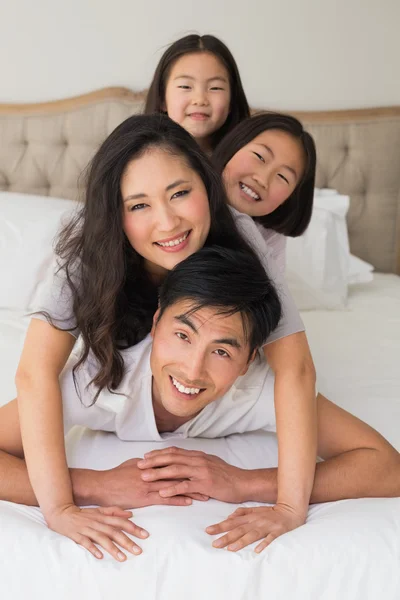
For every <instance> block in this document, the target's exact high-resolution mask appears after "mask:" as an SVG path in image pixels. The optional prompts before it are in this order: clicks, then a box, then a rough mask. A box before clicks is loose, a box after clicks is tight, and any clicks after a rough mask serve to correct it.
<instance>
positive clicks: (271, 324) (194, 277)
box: [159, 246, 282, 356]
mask: <svg viewBox="0 0 400 600" xmlns="http://www.w3.org/2000/svg"><path fill="white" fill-rule="evenodd" d="M180 300H191V301H193V305H192V306H191V308H190V310H189V311H188V313H187V314H188V315H189V314H193V313H194V312H196V311H197V310H199V309H201V308H204V307H214V308H216V309H217V311H218V314H221V315H233V314H235V313H240V314H241V317H242V321H243V329H244V334H245V338H246V341H247V342H248V344H249V346H250V356H251V355H252V354H253V352H254V350H257V349H258V348H260V347H261V346H262V345H263V344H264V343H265V341H266V339H267V338H268V337H269V335H270V334H271V333H272V331H273V330H274V329H275V328H276V327H277V325H278V323H279V320H280V318H281V312H282V311H281V303H280V300H279V297H278V293H277V291H276V289H275V287H274V285H273V283H272V282H271V280H270V278H269V277H268V275H267V273H266V272H265V269H264V267H263V266H262V264H261V262H260V261H259V260H258V258H257V256H256V255H254V254H252V253H250V252H248V251H246V250H233V249H229V248H222V247H219V246H211V247H208V248H202V249H201V250H199V251H198V252H195V253H194V254H192V255H191V256H189V257H188V258H186V259H185V260H183V261H182V262H180V263H179V264H177V265H176V266H175V267H174V268H173V269H172V270H171V271H169V272H168V274H167V276H166V277H165V279H164V281H163V284H162V286H161V288H160V290H159V307H160V313H159V319H160V318H161V316H162V314H163V313H164V311H165V310H166V309H167V308H168V307H169V306H172V305H173V304H175V303H176V302H179V301H180Z"/></svg>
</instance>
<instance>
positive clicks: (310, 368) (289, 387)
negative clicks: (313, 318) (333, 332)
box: [264, 332, 317, 521]
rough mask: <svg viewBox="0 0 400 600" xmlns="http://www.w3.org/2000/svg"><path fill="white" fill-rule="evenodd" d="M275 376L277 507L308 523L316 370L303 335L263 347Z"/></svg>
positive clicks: (314, 453)
mask: <svg viewBox="0 0 400 600" xmlns="http://www.w3.org/2000/svg"><path fill="white" fill-rule="evenodd" d="M264 355H265V357H266V359H267V361H268V364H269V365H270V366H271V368H272V369H273V371H274V373H275V412H276V429H277V437H278V460H279V463H278V464H279V467H278V497H277V504H280V505H284V506H287V507H289V508H290V509H291V510H292V511H294V512H295V513H296V514H297V515H298V516H299V517H300V518H302V519H303V521H305V519H306V516H307V511H308V504H309V501H310V495H311V490H312V487H313V482H314V474H315V465H316V458H317V409H316V390H315V379H316V378H315V369H314V364H313V361H312V357H311V353H310V349H309V346H308V342H307V338H306V335H305V333H304V332H299V333H295V334H293V335H289V336H287V337H284V338H280V339H279V340H276V341H275V342H272V343H271V344H268V345H266V346H264Z"/></svg>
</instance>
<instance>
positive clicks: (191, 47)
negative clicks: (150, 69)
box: [144, 34, 250, 148]
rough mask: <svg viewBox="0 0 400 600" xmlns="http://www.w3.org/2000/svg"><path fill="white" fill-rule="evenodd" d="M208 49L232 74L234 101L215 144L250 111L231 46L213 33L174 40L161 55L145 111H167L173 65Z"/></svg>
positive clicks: (213, 138) (215, 135)
mask: <svg viewBox="0 0 400 600" xmlns="http://www.w3.org/2000/svg"><path fill="white" fill-rule="evenodd" d="M195 52H198V53H199V52H208V53H210V54H213V55H214V56H216V57H217V58H218V59H219V60H220V61H221V63H222V64H223V65H224V67H225V68H226V70H227V71H228V74H229V84H230V89H231V103H230V107H229V114H228V117H227V119H226V121H225V123H224V124H223V126H222V127H221V128H220V129H219V130H218V131H216V132H215V133H214V134H213V135H212V139H211V145H212V147H213V148H215V146H216V145H217V144H218V142H219V141H220V140H222V138H223V137H224V136H225V135H226V134H227V133H228V132H229V131H231V129H233V127H235V125H237V124H238V123H240V121H243V119H245V118H246V117H248V116H249V115H250V109H249V105H248V103H247V99H246V96H245V93H244V90H243V85H242V82H241V79H240V75H239V70H238V67H237V65H236V62H235V59H234V58H233V56H232V54H231V52H230V50H229V49H228V48H227V46H225V44H224V43H223V42H221V40H219V39H218V38H216V37H214V36H213V35H195V34H192V35H187V36H185V37H183V38H181V39H180V40H177V41H176V42H174V43H173V44H171V45H170V46H169V47H168V48H167V50H166V51H165V52H164V54H163V55H162V57H161V59H160V62H159V63H158V65H157V68H156V70H155V73H154V76H153V80H152V82H151V84H150V88H149V91H148V94H147V99H146V105H145V109H144V112H145V114H152V113H161V112H164V108H163V107H164V102H165V90H166V87H167V81H168V77H169V74H170V72H171V68H172V66H173V65H174V63H175V62H176V60H177V59H178V58H180V57H181V56H184V55H185V54H193V53H195Z"/></svg>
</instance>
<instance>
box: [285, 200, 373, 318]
mask: <svg viewBox="0 0 400 600" xmlns="http://www.w3.org/2000/svg"><path fill="white" fill-rule="evenodd" d="M349 204H350V200H349V197H348V196H343V195H340V194H338V193H337V192H336V190H328V189H326V190H318V189H316V190H315V195H314V210H313V214H312V218H311V221H310V225H309V226H308V228H307V230H306V231H305V233H304V234H303V235H302V236H300V237H298V238H288V240H287V260H286V277H287V281H288V285H289V289H290V290H291V293H292V294H293V297H294V300H295V302H296V304H297V307H298V308H299V310H310V309H321V308H327V309H341V308H345V306H346V303H347V293H348V285H349V284H351V283H360V282H366V281H369V280H371V279H372V270H373V267H372V265H369V264H368V263H365V262H364V261H361V259H359V258H357V257H353V256H352V255H351V254H350V249H349V238H348V232H347V223H346V214H347V211H348V209H349Z"/></svg>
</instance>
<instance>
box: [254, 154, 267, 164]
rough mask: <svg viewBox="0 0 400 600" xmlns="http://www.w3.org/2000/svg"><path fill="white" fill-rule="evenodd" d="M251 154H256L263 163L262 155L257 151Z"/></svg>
mask: <svg viewBox="0 0 400 600" xmlns="http://www.w3.org/2000/svg"><path fill="white" fill-rule="evenodd" d="M253 154H255V155H256V156H257V158H258V159H259V160H261V162H263V163H265V160H264V159H263V157H262V156H261V154H259V153H258V152H253Z"/></svg>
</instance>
